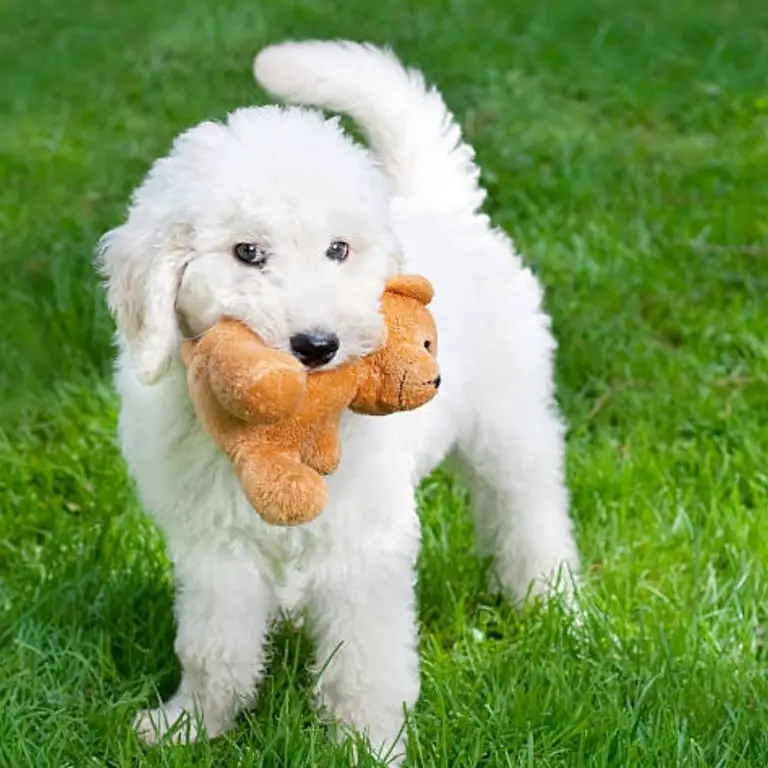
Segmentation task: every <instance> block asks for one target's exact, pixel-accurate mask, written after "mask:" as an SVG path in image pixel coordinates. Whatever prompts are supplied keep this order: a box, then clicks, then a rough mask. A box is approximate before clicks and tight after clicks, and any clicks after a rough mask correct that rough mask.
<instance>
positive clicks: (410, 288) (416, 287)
mask: <svg viewBox="0 0 768 768" xmlns="http://www.w3.org/2000/svg"><path fill="white" fill-rule="evenodd" d="M385 290H386V291H387V293H396V294H398V295H399V296H405V297H407V298H409V299H416V301H419V302H421V303H422V304H424V305H425V306H426V305H427V304H429V302H430V301H432V297H433V296H434V295H435V292H434V290H433V288H432V283H430V282H429V280H427V278H426V277H422V276H421V275H395V276H394V277H390V278H389V280H387V286H386V288H385Z"/></svg>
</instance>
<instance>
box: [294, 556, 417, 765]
mask: <svg viewBox="0 0 768 768" xmlns="http://www.w3.org/2000/svg"><path fill="white" fill-rule="evenodd" d="M349 554H350V553H347V556H346V559H345V561H344V562H342V563H341V565H340V567H339V568H338V569H334V568H329V569H328V570H327V571H326V573H325V575H324V577H323V578H322V579H318V580H317V581H316V582H315V585H314V588H313V590H312V595H311V602H310V605H309V615H310V620H311V621H310V630H311V631H312V633H313V635H314V639H315V642H316V652H317V659H316V661H317V665H318V667H319V669H320V678H319V682H318V695H319V703H320V704H321V706H322V707H324V708H326V709H327V710H328V712H329V714H330V715H331V716H332V717H333V718H334V719H335V720H336V721H338V722H339V723H340V724H341V725H342V726H348V727H351V728H353V729H354V730H356V731H358V732H360V733H363V734H365V735H367V736H368V738H369V739H370V743H371V746H372V747H373V749H374V751H376V752H377V753H378V754H379V755H381V756H384V755H387V754H388V755H389V758H390V760H393V762H388V764H390V765H393V764H400V761H401V760H402V756H403V751H404V745H405V738H404V736H403V734H402V729H403V724H404V710H405V709H406V708H407V709H410V708H412V707H413V706H414V704H415V703H416V700H417V698H418V695H419V659H418V648H417V632H416V617H415V607H414V565H415V564H414V557H413V556H412V555H411V553H405V552H402V551H397V550H390V551H387V550H386V547H385V548H383V550H379V551H372V552H366V553H364V554H363V553H359V556H357V557H354V559H353V558H350V557H349Z"/></svg>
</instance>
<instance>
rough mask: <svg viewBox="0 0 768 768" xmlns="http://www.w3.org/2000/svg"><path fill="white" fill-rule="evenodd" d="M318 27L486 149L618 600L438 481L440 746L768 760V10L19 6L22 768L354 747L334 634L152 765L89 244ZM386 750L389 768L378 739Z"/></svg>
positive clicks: (7, 269) (283, 652)
mask: <svg viewBox="0 0 768 768" xmlns="http://www.w3.org/2000/svg"><path fill="white" fill-rule="evenodd" d="M285 36H303V37H307V36H318V37H323V36H345V37H353V38H358V39H359V38H367V39H370V40H372V41H374V42H381V43H384V42H388V43H391V44H393V45H394V46H395V47H396V49H397V50H398V52H399V53H400V54H401V55H402V56H403V57H404V58H405V59H406V60H407V61H409V62H412V63H414V64H418V65H420V66H421V67H423V68H424V69H425V70H426V71H427V72H428V74H429V76H430V77H431V78H432V79H433V80H435V81H436V82H437V83H439V85H440V86H441V88H442V89H443V90H444V92H445V94H446V98H447V100H448V102H449V104H450V105H451V106H452V107H453V108H454V109H455V111H456V113H457V115H458V117H459V118H460V120H461V121H462V123H463V124H464V125H465V126H466V131H467V134H468V136H469V138H470V140H471V141H472V142H473V143H474V144H475V145H476V146H477V148H478V152H479V159H480V162H481V163H482V165H483V168H484V178H485V183H486V184H487V186H488V188H489V190H490V201H489V204H488V209H489V211H490V212H491V213H492V214H493V215H494V217H495V218H496V220H497V221H498V222H499V223H500V224H502V225H503V226H504V227H505V228H506V229H507V230H508V231H509V232H510V233H511V234H512V235H513V236H514V237H515V239H516V241H517V242H518V245H519V247H520V249H521V250H522V252H523V253H525V255H526V258H527V259H528V260H529V262H530V263H531V264H532V265H533V266H534V268H535V269H536V271H537V273H538V274H539V275H540V277H541V279H542V280H543V282H544V283H545V285H546V287H547V290H548V299H547V301H548V307H549V309H550V310H551V312H552V314H553V316H554V323H555V332H556V335H557V337H558V339H559V342H560V350H559V357H558V378H559V391H560V398H561V402H562V406H563V409H564V411H565V414H566V416H567V419H568V422H569V424H570V431H569V437H568V450H569V454H568V455H569V480H570V485H571V488H572V492H573V514H574V518H575V521H576V527H577V533H578V539H579V543H580V546H581V549H582V552H583V559H584V564H585V573H586V582H587V584H586V589H585V594H584V603H585V611H586V613H585V618H584V623H583V626H582V628H581V631H580V632H571V631H569V624H568V622H567V621H566V620H565V619H564V618H563V616H562V615H561V613H560V611H559V610H557V609H555V610H552V611H551V612H549V613H543V612H541V611H540V610H537V609H536V608H535V607H531V608H529V609H527V610H525V611H523V612H522V613H518V612H516V611H515V610H513V609H512V608H511V607H510V606H508V605H507V604H505V603H504V602H503V601H501V600H499V599H497V598H496V597H494V596H493V595H491V594H490V593H489V592H488V591H487V589H486V587H485V578H484V576H485V572H484V565H483V564H482V563H479V562H478V561H476V560H475V559H474V557H473V555H472V553H471V524H470V522H469V517H468V515H467V514H466V513H465V506H466V496H465V493H464V491H463V490H462V489H461V487H459V486H458V485H457V484H456V483H455V482H454V480H453V479H452V478H451V476H450V475H448V474H446V473H442V472H441V473H438V474H437V475H436V476H435V477H434V478H432V479H430V480H429V481H427V482H426V483H425V484H424V487H423V489H422V495H421V501H422V519H423V523H424V537H423V552H422V556H421V560H420V569H419V580H420V581H419V601H420V618H421V627H422V629H421V656H422V660H423V668H422V690H423V694H422V697H421V700H420V703H419V706H418V708H417V711H416V712H415V713H414V716H413V718H412V721H411V723H410V725H409V727H410V731H411V736H410V755H411V763H412V764H413V765H418V766H433V765H434V766H446V767H448V766H450V767H454V766H455V767H456V768H463V767H465V766H475V765H478V766H479V765H482V766H513V765H514V766H517V765H530V764H536V765H541V766H581V765H584V766H635V765H638V766H649V768H650V767H651V766H653V767H654V768H655V767H656V766H671V765H684V766H707V767H710V766H726V765H727V766H731V765H734V766H736V765H741V766H758V767H762V766H765V765H767V764H768V649H767V648H766V643H768V635H766V631H768V532H767V531H768V525H767V524H766V523H767V521H768V340H767V339H768V336H767V335H766V330H767V329H768V300H767V299H766V296H767V295H768V184H767V183H766V179H768V76H767V75H766V73H768V5H766V4H764V3H759V2H756V0H731V2H727V3H726V2H721V1H718V0H696V2H694V0H675V2H669V1H668V0H644V1H643V2H640V1H639V0H637V1H636V2H634V3H632V2H625V1H624V0H543V2H541V3H531V2H523V0H474V1H470V0H420V1H419V2H418V3H415V2H413V3H396V2H394V1H393V0H389V1H388V2H387V1H386V0H385V2H383V3H371V2H369V1H368V0H339V1H338V2H331V1H330V0H275V2H271V3H266V2H264V3H259V2H257V1H256V0H224V1H223V2H218V3H212V2H209V3H204V2H202V0H163V2H158V1H157V0H131V2H125V3H116V2H112V3H107V2H106V0H67V2H54V0H37V2H35V3H31V2H29V1H28V0H27V1H25V0H6V1H5V2H4V3H3V4H2V5H1V6H0V115H2V118H1V119H0V179H1V180H2V183H0V275H2V279H1V280H0V316H2V318H3V320H4V330H3V333H2V338H1V339H0V391H2V393H3V397H2V404H0V766H2V768H5V767H6V766H8V768H17V767H19V766H27V765H29V766H54V767H58V766H76V767H77V768H80V767H81V766H103V765H110V766H128V765H136V764H137V763H138V762H141V764H143V765H148V766H186V765H198V766H213V765H216V766H226V765H244V766H262V765H263V766H322V767H323V768H325V767H326V766H341V765H344V764H345V760H346V757H347V753H346V752H345V750H344V749H343V748H340V747H334V746H332V745H331V744H330V743H329V742H328V741H327V740H326V737H325V734H324V732H323V730H322V728H321V727H320V726H319V725H317V724H316V721H315V720H314V718H313V715H312V712H311V709H310V706H309V700H308V690H309V687H310V683H311V681H309V680H308V679H307V675H306V673H305V672H304V671H303V670H304V667H303V662H304V661H305V660H306V658H307V656H308V654H309V652H310V651H309V648H308V644H307V641H306V640H305V639H304V638H302V637H301V636H297V635H295V634H293V633H291V632H288V631H286V630H280V631H278V632H277V633H276V637H275V640H274V643H273V646H272V648H273V663H272V666H271V674H270V675H269V677H268V682H267V684H266V686H265V688H264V690H263V693H262V696H261V698H260V701H259V703H258V705H257V706H256V708H255V709H254V710H253V711H252V712H251V713H250V714H249V715H248V716H247V717H245V718H244V719H243V720H242V721H241V723H240V725H239V726H238V727H237V729H236V730H234V731H233V732H232V733H231V734H230V735H229V736H227V737H225V738H222V739H220V740H218V741H216V742H213V743H210V744H200V745H196V746H194V747H190V748H175V749H166V750H158V751H153V752H149V753H145V752H144V751H143V750H142V748H141V747H140V745H139V744H138V743H137V741H136V740H135V738H134V736H133V734H132V732H131V730H130V728H129V723H130V719H131V717H132V715H133V713H134V711H135V710H136V709H137V708H138V707H140V706H144V705H146V704H147V703H148V702H151V701H153V698H154V696H155V695H156V694H155V692H156V691H158V690H159V691H160V692H161V693H163V694H166V693H168V692H169V691H171V689H172V688H173V686H174V684H175V682H176V680H177V678H178V667H177V664H176V661H175V659H174V656H173V653H172V644H173V619H172V615H171V611H170V609H171V604H172V585H171V582H170V578H169V571H168V565H167V561H166V559H165V557H164V553H163V545H162V541H161V540H160V538H159V536H158V534H157V533H156V532H155V530H154V529H153V527H152V526H151V525H150V524H149V523H148V522H147V520H146V519H145V518H144V517H143V515H142V512H141V510H140V508H139V505H138V503H137V501H136V498H135V494H134V491H133V489H132V487H131V485H130V483H129V482H128V479H127V477H126V474H125V471H124V468H123V466H122V464H121V461H120V458H119V454H118V450H117V448H116V445H115V437H114V433H115V413H116V402H115V397H114V395H113V394H112V392H111V389H110V358H111V355H112V349H111V333H112V326H111V321H110V319H109V317H108V315H107V313H106V311H105V307H104V302H103V298H102V295H101V292H100V289H99V286H98V284H97V281H96V279H95V277H94V274H93V271H92V268H91V263H90V257H91V251H92V248H93V245H94V243H95V241H96V239H97V237H98V235H99V234H100V233H101V232H102V231H103V230H105V229H106V228H107V227H109V226H112V225H114V224H115V223H116V222H118V221H119V219H120V217H121V215H122V213H123V211H124V207H125V204H126V201H127V199H128V195H129V192H130V190H131V188H132V187H133V185H135V184H136V182H138V180H139V179H140V178H141V176H142V174H143V173H144V171H145V170H146V168H147V167H148V164H149V163H150V162H151V160H152V159H153V158H154V157H155V156H157V155H158V154H160V153H162V152H164V151H165V150H166V148H167V147H168V145H169V142H170V140H171V138H172V137H173V136H174V135H175V134H176V133H177V132H178V131H179V130H180V129H182V128H184V127H186V126H188V125H190V124H192V123H194V122H197V121H199V120H201V119H204V118H209V117H220V116H223V115H225V114H226V112H227V111H228V110H230V109H232V108H234V107H237V106H239V105H243V104H248V103H254V102H258V101H259V100H261V99H263V98H264V97H263V94H260V93H259V92H257V90H256V88H255V86H254V84H253V82H252V79H251V75H250V66H251V58H252V55H253V53H254V52H255V50H257V49H258V47H259V46H261V45H262V44H264V43H266V42H270V41H274V40H277V39H280V38H283V37H285ZM362 764H364V765H365V764H371V763H370V762H366V761H365V760H363V761H362Z"/></svg>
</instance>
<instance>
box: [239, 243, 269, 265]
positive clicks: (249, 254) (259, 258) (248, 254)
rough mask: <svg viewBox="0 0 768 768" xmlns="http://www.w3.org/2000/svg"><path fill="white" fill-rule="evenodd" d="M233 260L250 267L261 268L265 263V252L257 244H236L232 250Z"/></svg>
mask: <svg viewBox="0 0 768 768" xmlns="http://www.w3.org/2000/svg"><path fill="white" fill-rule="evenodd" d="M232 253H233V254H234V256H235V258H236V259H238V260H239V261H242V262H243V263H244V264H248V265H249V266H251V267H259V268H261V267H263V266H264V265H265V264H266V263H267V252H266V250H265V249H264V248H262V247H261V246H260V245H258V244H257V243H237V244H236V245H235V247H234V248H233V249H232Z"/></svg>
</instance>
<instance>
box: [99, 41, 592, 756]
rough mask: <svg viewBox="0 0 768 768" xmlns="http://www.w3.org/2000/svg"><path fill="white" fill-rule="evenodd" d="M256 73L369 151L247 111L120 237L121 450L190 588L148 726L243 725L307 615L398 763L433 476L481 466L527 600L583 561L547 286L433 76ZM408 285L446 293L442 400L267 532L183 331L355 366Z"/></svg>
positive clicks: (357, 452)
mask: <svg viewBox="0 0 768 768" xmlns="http://www.w3.org/2000/svg"><path fill="white" fill-rule="evenodd" d="M255 73H256V77H257V79H258V80H259V82H260V83H261V84H262V85H263V86H264V87H265V88H266V89H267V90H269V91H271V92H272V93H274V94H276V95H277V96H279V97H281V98H283V99H284V100H286V101H290V102H301V103H304V104H308V105H315V106H321V107H327V108H329V109H332V110H337V111H340V112H344V113H347V114H349V115H351V116H352V117H353V118H354V119H355V120H356V121H357V122H358V123H359V124H360V126H361V127H362V128H363V129H364V131H365V132H366V133H367V136H368V138H369V140H370V145H371V150H372V151H370V152H369V151H368V150H367V149H365V148H362V147H360V146H359V145H356V144H355V143H354V142H353V141H352V140H351V139H350V138H349V137H348V136H346V135H345V134H344V133H343V131H342V129H341V127H340V124H339V123H338V121H337V120H326V119H325V118H324V117H323V116H322V114H321V113H319V112H316V111H313V110H309V109H305V108H299V107H291V108H279V107H264V108H252V109H242V110H239V111H237V112H235V113H234V114H232V115H231V116H230V117H229V119H228V120H227V122H226V124H218V123H212V122H206V123H203V124H201V125H198V126H197V127H195V128H192V129H191V130H189V131H188V132H186V133H184V134H183V135H181V136H180V137H179V138H178V139H177V141H176V142H175V144H174V146H173V149H172V151H171V153H170V154H169V155H168V156H167V157H165V158H163V159H161V160H159V161H157V162H156V163H155V165H154V167H153V168H152V170H151V171H150V173H149V174H148V176H147V178H146V180H145V181H144V182H143V184H142V185H141V186H140V187H139V188H138V190H137V191H136V193H135V195H134V197H133V203H132V206H131V209H130V213H129V216H128V219H127V221H126V222H125V223H124V224H123V225H122V226H120V227H118V228H116V229H115V230H113V231H111V232H109V233H108V234H106V235H105V236H104V238H103V241H102V244H101V265H102V269H103V271H104V273H105V274H106V277H107V279H108V297H109V303H110V306H111V308H112V310H113V311H114V313H115V315H116V320H117V326H118V341H119V346H120V355H119V361H118V366H117V387H118V390H119V393H120V396H121V398H122V409H121V416H120V441H121V445H122V449H123V452H124V455H125V458H126V461H127V463H128V466H129V468H130V471H131V473H132V475H133V476H134V478H135V479H136V483H137V485H138V490H139V493H140V495H141V499H142V501H143V503H144V504H145V506H146V508H147V510H149V512H150V513H151V514H152V516H153V517H154V519H155V520H156V521H157V523H158V525H159V526H160V528H161V529H162V531H163V533H164V535H165V537H166V540H167V545H168V550H169V554H170V557H171V559H172V561H173V564H174V569H175V578H176V585H177V591H178V594H177V599H176V609H177V618H178V635H177V640H176V652H177V654H178V657H179V659H180V662H181V666H182V680H181V685H180V687H179V689H178V691H177V693H176V694H175V695H174V696H173V697H172V698H171V699H170V701H168V702H167V703H166V704H165V705H164V706H163V707H161V708H160V709H157V710H152V711H148V712H144V713H142V714H140V716H139V718H138V720H137V728H138V730H139V732H140V734H141V736H142V737H143V738H145V739H146V740H148V741H154V740H155V739H157V738H158V737H159V736H161V735H162V734H164V733H165V732H166V730H167V729H168V728H169V726H170V725H172V724H173V723H174V721H176V720H177V719H179V718H180V717H181V716H182V715H185V716H187V715H190V714H194V715H195V718H194V719H195V721H196V722H192V723H187V730H186V731H185V732H182V733H181V736H180V737H179V738H189V739H194V738H196V737H197V736H198V735H199V733H198V727H199V725H200V724H202V725H204V727H205V731H206V733H207V735H208V736H209V737H210V736H215V735H217V734H219V733H221V732H222V731H224V730H225V729H227V728H228V727H230V726H231V725H232V723H233V721H234V719H235V717H236V715H237V713H238V712H239V711H241V710H242V708H243V707H246V706H247V705H248V703H249V701H251V700H252V698H253V696H254V694H255V691H256V688H257V685H258V682H259V678H260V675H261V674H262V670H263V664H264V647H263V643H264V636H265V632H266V630H267V628H268V625H269V623H270V620H271V619H272V618H273V617H274V616H275V615H276V613H277V612H278V611H280V610H288V611H297V610H301V611H303V613H304V615H305V616H306V618H307V625H308V627H309V629H310V631H311V633H312V635H313V638H314V640H315V643H316V649H317V663H318V665H319V666H323V665H326V664H327V666H325V669H324V671H323V673H322V675H321V678H320V682H319V690H318V693H319V700H320V702H321V704H322V705H323V706H324V707H325V708H327V710H328V711H329V712H330V714H332V715H333V716H334V717H335V719H336V720H337V721H338V722H340V723H341V724H343V725H346V726H351V727H353V728H355V729H358V730H360V731H363V732H367V734H368V736H369V737H370V739H371V742H372V744H373V745H374V746H375V747H379V746H383V747H384V748H388V747H391V746H392V745H393V744H395V745H396V746H398V747H401V746H402V741H403V740H402V736H401V734H400V731H401V728H402V725H403V713H404V707H411V706H412V705H413V704H414V703H415V701H416V699H417V696H418V692H419V664H418V655H417V635H416V624H415V622H416V616H415V611H414V590H413V588H414V578H415V574H414V567H415V563H416V556H417V552H418V548H419V520H418V517H417V510H416V505H415V501H414V491H415V489H416V487H417V484H418V483H419V481H420V480H421V479H422V478H423V477H424V476H425V475H426V474H427V473H429V472H430V471H431V470H432V469H434V468H435V467H436V466H437V465H438V463H439V462H441V461H442V460H443V459H444V458H446V457H448V456H449V454H450V455H452V456H455V457H456V458H458V459H459V462H460V465H461V466H462V467H463V469H464V470H465V472H466V478H467V480H468V482H469V485H470V489H471V492H472V505H473V507H474V512H475V515H476V521H477V531H478V539H479V541H480V543H481V544H482V547H483V549H484V550H485V551H486V552H487V553H489V554H492V555H493V556H494V558H495V573H496V575H497V577H498V581H499V583H500V585H501V586H502V588H503V589H504V590H505V592H506V593H507V594H508V595H510V596H511V597H512V598H514V599H522V598H524V597H525V595H526V593H527V591H528V590H529V588H530V587H531V586H533V590H534V591H535V592H541V591H543V590H545V589H547V588H548V585H549V584H551V583H552V582H551V580H552V579H553V577H555V576H556V575H557V574H558V573H562V572H563V571H567V573H569V574H571V575H572V574H573V573H575V571H576V569H577V561H578V558H577V552H576V547H575V545H574V541H573V538H572V534H571V525H570V521H569V517H568V512H567V493H566V489H565V486H564V480H563V428H562V426H561V422H560V420H559V418H558V414H557V410H556V406H555V403H554V400H553V384H552V366H553V364H552V357H553V350H554V348H555V344H554V342H553V339H552V337H551V335H550V323H549V320H548V318H547V316H546V315H545V314H544V312H543V310H542V307H541V299H542V292H541V289H540V287H539V285H538V283H537V281H536V280H535V278H534V277H533V275H532V274H531V273H530V272H529V271H528V270H527V269H526V268H525V267H524V266H522V264H521V263H520V261H519V259H518V257H517V256H516V254H515V252H514V248H513V246H512V244H511V243H510V241H509V240H508V239H507V238H506V237H505V236H504V235H503V234H502V233H501V232H499V231H497V230H494V229H493V228H492V227H491V225H490V223H489V221H488V219H487V218H486V217H485V216H484V215H482V214H481V213H479V207H480V205H481V204H482V201H483V199H484V192H483V191H482V190H481V189H480V188H479V186H478V172H477V169H476V167H475V165H474V164H473V157H474V153H473V152H472V150H471V149H470V148H469V147H467V146H466V145H464V144H462V142H461V135H460V130H459V128H458V127H457V125H456V124H455V123H454V121H453V119H452V117H451V115H450V113H449V112H448V111H447V109H446V107H445V104H444V103H443V100H442V99H441V97H440V95H439V94H438V93H437V92H435V91H434V90H430V89H428V88H426V86H425V85H424V82H423V80H422V78H421V76H420V75H419V74H418V73H415V72H408V71H406V70H405V69H403V68H402V66H401V65H400V64H399V63H398V61H397V60H396V59H395V58H394V56H392V55H391V54H389V53H387V52H382V51H380V50H377V49H375V48H372V47H370V46H362V45H355V44H348V43H322V42H310V43H289V44H285V45H278V46H274V47H271V48H267V49H266V50H264V51H263V52H262V53H261V54H260V55H259V56H258V57H257V59H256V62H255ZM400 270H404V271H408V272H416V273H421V274H424V275H426V276H427V277H428V278H429V279H430V280H431V281H432V282H433V284H434V287H435V291H436V298H435V300H434V304H433V306H432V309H433V312H434V315H435V317H436V320H437V325H438V329H439V361H440V365H441V372H442V381H443V385H442V388H441V391H440V393H439V395H438V397H437V398H436V399H435V400H434V401H433V402H432V403H430V404H429V405H427V406H425V407H424V408H422V409H420V410H418V411H414V412H412V413H407V414H398V415H395V416H389V417H383V418H376V417H366V416H355V415H349V416H348V417H347V418H346V419H345V421H344V422H343V425H342V452H343V456H342V461H341V465H340V467H339V469H338V471H337V472H336V473H335V474H334V475H333V476H331V477H330V478H329V503H328V506H327V509H326V510H325V512H324V513H323V514H322V515H321V516H320V517H319V518H318V519H317V520H315V521H314V522H312V523H310V524H309V525H306V526H302V527H298V528H289V529H282V528H274V527H269V526H267V525H266V524H264V523H263V522H262V521H261V520H260V518H259V517H258V515H256V514H255V513H254V511H253V510H252V509H250V508H249V507H248V505H247V503H246V501H245V499H244V497H243V495H242V493H241V492H240V489H239V487H238V485H237V483H236V481H235V476H234V474H233V471H232V469H231V467H230V465H229V464H228V462H227V461H226V459H225V458H224V457H223V455H222V454H221V453H220V452H219V451H218V450H217V449H216V447H215V446H214V445H213V444H212V442H211V441H210V440H209V438H208V437H207V436H206V435H205V434H204V433H203V432H202V431H201V429H200V426H199V425H198V423H197V422H196V420H195V418H194V415H193V412H192V408H191V406H190V403H189V400H188V398H187V393H186V389H185V378H184V371H183V370H182V367H181V366H180V364H179V362H178V361H177V354H176V353H177V349H178V344H179V340H180V338H181V336H182V335H183V334H185V333H186V334H196V333H199V332H201V331H203V330H205V329H206V328H208V327H210V326H211V324H212V323H214V322H215V321H216V319H217V318H218V317H220V316H221V315H222V314H227V315H230V316H235V317H238V318H241V319H242V320H244V321H245V322H247V323H248V324H249V325H250V326H251V327H252V328H253V329H254V330H255V331H257V332H258V333H259V334H260V335H261V336H262V337H263V338H264V339H266V341H267V342H268V343H269V344H271V345H273V346H274V347H275V348H278V349H284V350H292V351H293V352H294V354H296V355H297V356H298V357H299V358H300V359H302V360H303V361H304V362H305V363H306V364H307V366H309V367H316V366H322V365H326V366H334V365H338V364H339V363H340V362H342V361H343V360H345V359H347V358H349V357H351V356H356V355H363V354H365V353H367V352H369V351H370V350H371V349H373V348H375V347H376V345H377V344H379V342H380V341H381V340H382V336H383V328H382V318H381V316H380V314H379V312H378V298H379V295H380V294H381V291H382V288H383V285H384V282H385V279H386V277H387V276H388V275H389V274H391V273H393V272H395V271H400ZM562 566H566V569H563V568H562ZM189 719H192V718H189Z"/></svg>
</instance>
